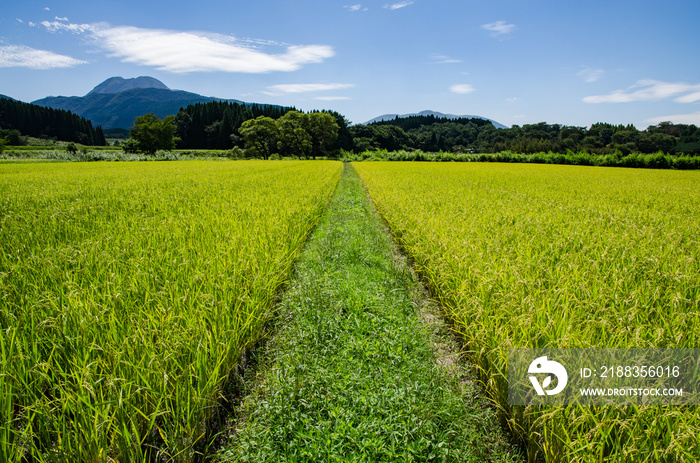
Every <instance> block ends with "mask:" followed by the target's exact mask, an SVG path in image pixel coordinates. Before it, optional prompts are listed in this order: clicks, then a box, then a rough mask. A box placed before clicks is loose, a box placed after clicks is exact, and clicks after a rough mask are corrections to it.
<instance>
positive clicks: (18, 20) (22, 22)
mask: <svg viewBox="0 0 700 463" xmlns="http://www.w3.org/2000/svg"><path fill="white" fill-rule="evenodd" d="M15 19H17V22H18V23H20V24H24V21H22V20H21V19H19V18H15Z"/></svg>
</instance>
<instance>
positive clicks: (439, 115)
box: [365, 110, 508, 129]
mask: <svg viewBox="0 0 700 463" xmlns="http://www.w3.org/2000/svg"><path fill="white" fill-rule="evenodd" d="M411 116H435V117H437V118H446V119H483V120H486V121H490V122H491V123H492V124H493V126H494V127H496V128H497V129H507V128H508V127H507V126H505V125H503V124H501V123H500V122H496V121H494V120H493V119H489V118H487V117H482V116H473V115H462V116H458V115H455V114H443V113H439V112H437V111H430V110H425V111H421V112H419V113H411V114H384V115H381V116H379V117H375V118H374V119H372V120H369V121H367V122H365V125H366V124H371V123H373V122H382V121H390V120H394V119H396V118H397V117H398V118H399V119H403V118H405V117H411Z"/></svg>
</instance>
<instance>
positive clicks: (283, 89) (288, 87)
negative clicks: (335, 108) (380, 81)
mask: <svg viewBox="0 0 700 463" xmlns="http://www.w3.org/2000/svg"><path fill="white" fill-rule="evenodd" d="M354 86H355V85H354V84H339V83H337V84H279V85H271V86H269V87H267V88H268V89H270V90H272V93H275V94H277V93H307V92H323V91H328V90H339V89H341V88H351V87H354Z"/></svg>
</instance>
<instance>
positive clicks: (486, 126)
mask: <svg viewBox="0 0 700 463" xmlns="http://www.w3.org/2000/svg"><path fill="white" fill-rule="evenodd" d="M389 127H391V128H392V129H393V130H387V129H388V128H389ZM350 132H351V134H352V136H353V141H354V146H353V150H354V151H355V152H356V153H358V152H362V151H365V150H368V149H385V150H389V151H398V150H417V149H420V150H423V151H427V152H438V151H456V152H477V153H497V152H502V151H512V152H516V153H523V154H535V153H542V152H544V153H546V152H549V151H552V152H555V153H564V152H566V151H567V150H571V151H574V152H575V151H587V152H589V153H592V154H597V155H608V154H612V153H614V152H615V151H620V152H621V153H622V154H624V155H627V154H631V153H643V154H652V153H656V152H658V151H663V152H665V153H669V154H681V153H684V154H693V155H700V149H699V148H698V147H700V129H698V128H697V127H696V126H695V125H684V124H671V123H669V122H662V123H661V124H659V125H657V126H652V127H649V128H648V129H647V130H644V131H639V130H637V129H636V128H635V127H634V126H633V125H627V126H624V125H612V124H604V123H597V124H593V125H592V126H591V127H590V128H589V129H586V128H585V127H572V126H562V125H559V124H547V123H545V122H540V123H537V124H526V125H523V126H522V127H520V126H518V125H514V126H513V127H511V128H510V129H496V128H495V127H494V126H493V125H492V124H491V123H490V122H489V121H485V120H481V119H456V120H447V119H444V118H443V119H438V118H435V117H434V116H411V117H408V118H397V119H394V120H390V121H383V122H377V123H374V124H370V125H367V126H364V125H356V126H353V127H351V128H350ZM346 149H348V148H346Z"/></svg>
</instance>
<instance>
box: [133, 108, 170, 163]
mask: <svg viewBox="0 0 700 463" xmlns="http://www.w3.org/2000/svg"><path fill="white" fill-rule="evenodd" d="M131 138H133V139H134V140H136V143H137V146H138V150H139V151H141V152H143V153H146V154H155V152H156V151H158V150H166V151H170V150H172V149H174V148H175V142H176V138H175V116H165V117H164V118H163V119H160V118H158V117H156V115H155V114H153V113H148V114H146V115H144V116H139V117H137V118H136V120H135V122H134V126H133V127H131Z"/></svg>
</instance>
